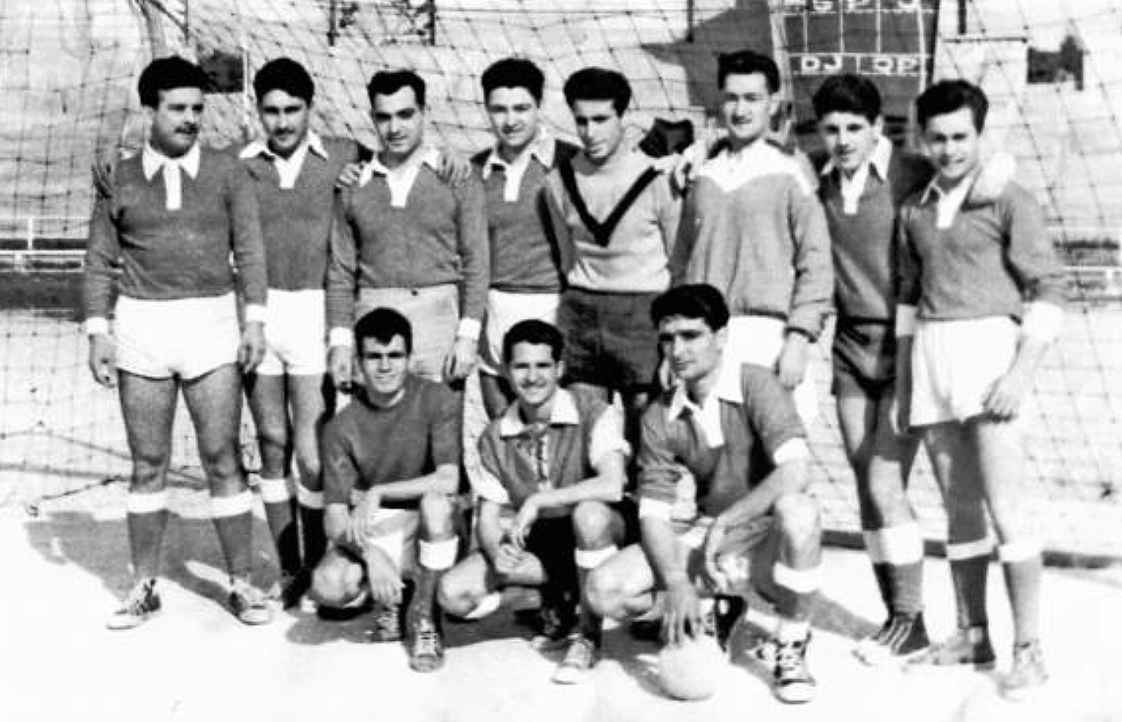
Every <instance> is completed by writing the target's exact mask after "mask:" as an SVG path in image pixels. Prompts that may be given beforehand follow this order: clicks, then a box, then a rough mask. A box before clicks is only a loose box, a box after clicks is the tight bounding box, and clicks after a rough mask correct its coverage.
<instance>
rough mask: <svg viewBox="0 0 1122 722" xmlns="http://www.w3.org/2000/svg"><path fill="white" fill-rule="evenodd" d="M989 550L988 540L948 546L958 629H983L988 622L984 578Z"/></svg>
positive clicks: (988, 565) (987, 566)
mask: <svg viewBox="0 0 1122 722" xmlns="http://www.w3.org/2000/svg"><path fill="white" fill-rule="evenodd" d="M992 551H993V542H992V540H990V539H989V538H985V539H979V540H977V541H972V542H955V543H949V544H947V558H948V559H949V560H950V566H951V581H952V582H953V584H954V592H955V607H956V609H957V613H958V626H959V628H961V629H967V628H969V627H985V626H986V625H987V624H988V623H989V616H988V615H987V613H986V579H987V578H988V576H989V568H990V556H991V553H992Z"/></svg>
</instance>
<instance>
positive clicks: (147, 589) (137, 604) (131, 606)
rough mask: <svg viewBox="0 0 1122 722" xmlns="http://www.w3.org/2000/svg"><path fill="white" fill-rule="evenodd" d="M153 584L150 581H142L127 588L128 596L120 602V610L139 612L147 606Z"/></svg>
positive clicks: (131, 612)
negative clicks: (129, 588)
mask: <svg viewBox="0 0 1122 722" xmlns="http://www.w3.org/2000/svg"><path fill="white" fill-rule="evenodd" d="M152 587H153V584H152V583H151V582H142V583H140V584H137V585H135V586H134V587H133V588H132V589H131V590H129V593H128V596H126V597H125V601H124V602H123V603H122V604H121V608H122V610H124V611H125V612H128V613H129V614H139V613H141V612H143V611H144V610H145V609H147V608H148V606H149V604H148V600H149V598H150V597H151V595H152Z"/></svg>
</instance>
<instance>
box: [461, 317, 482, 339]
mask: <svg viewBox="0 0 1122 722" xmlns="http://www.w3.org/2000/svg"><path fill="white" fill-rule="evenodd" d="M482 328H483V324H481V323H479V319H477V318H461V319H460V325H459V326H457V327H456V337H457V338H469V339H471V340H472V341H478V340H479V332H480V331H481V330H482Z"/></svg>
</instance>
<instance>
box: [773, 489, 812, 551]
mask: <svg viewBox="0 0 1122 722" xmlns="http://www.w3.org/2000/svg"><path fill="white" fill-rule="evenodd" d="M774 510H775V519H776V522H777V523H778V524H779V528H780V530H781V531H782V533H783V536H784V537H786V538H787V539H790V540H792V541H794V542H795V543H796V544H798V545H800V546H801V545H802V544H804V543H806V542H809V541H812V540H814V539H817V538H818V537H819V536H820V535H821V533H822V527H821V520H820V518H819V513H818V504H817V502H815V501H814V499H812V498H811V497H810V496H808V495H807V494H784V495H783V496H781V497H779V499H777V500H776V502H775V507H774Z"/></svg>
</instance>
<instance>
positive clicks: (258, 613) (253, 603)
mask: <svg viewBox="0 0 1122 722" xmlns="http://www.w3.org/2000/svg"><path fill="white" fill-rule="evenodd" d="M226 603H227V604H228V605H229V607H230V611H231V612H233V613H234V616H235V617H237V618H238V621H239V622H241V623H242V624H251V625H256V624H268V623H269V622H271V621H273V610H272V608H271V607H270V606H269V603H268V601H267V600H266V599H265V595H264V594H262V593H261V590H259V589H258V588H257V587H255V586H253V585H252V584H250V583H249V582H247V581H246V580H244V579H238V580H236V581H235V582H234V586H233V588H232V589H231V590H230V596H229V597H228V598H227V600H226Z"/></svg>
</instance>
